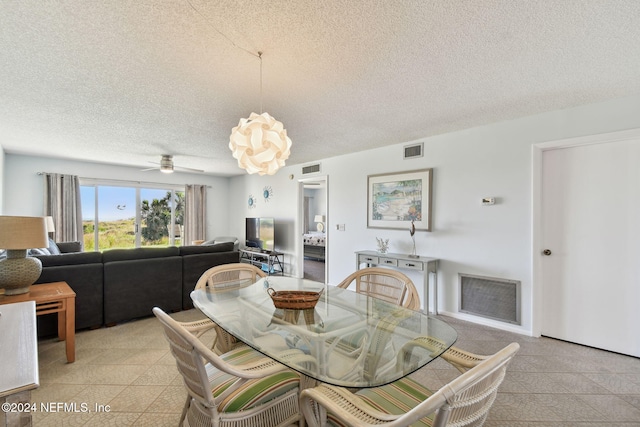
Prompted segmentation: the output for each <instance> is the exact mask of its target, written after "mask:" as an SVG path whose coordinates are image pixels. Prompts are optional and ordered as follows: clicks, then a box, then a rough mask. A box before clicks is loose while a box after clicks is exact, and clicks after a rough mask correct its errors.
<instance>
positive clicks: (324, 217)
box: [299, 176, 329, 283]
mask: <svg viewBox="0 0 640 427" xmlns="http://www.w3.org/2000/svg"><path fill="white" fill-rule="evenodd" d="M299 182H300V194H301V197H300V202H301V206H300V209H299V212H301V217H300V221H299V224H300V228H301V230H300V235H301V236H302V257H301V259H300V262H299V265H300V266H301V268H302V272H301V276H302V277H304V278H305V279H309V280H314V281H317V282H321V283H326V280H327V271H328V265H327V260H328V249H329V245H328V230H327V222H328V219H329V216H328V213H329V209H328V200H329V196H328V185H327V177H326V176H324V177H316V178H308V179H303V180H300V181H299Z"/></svg>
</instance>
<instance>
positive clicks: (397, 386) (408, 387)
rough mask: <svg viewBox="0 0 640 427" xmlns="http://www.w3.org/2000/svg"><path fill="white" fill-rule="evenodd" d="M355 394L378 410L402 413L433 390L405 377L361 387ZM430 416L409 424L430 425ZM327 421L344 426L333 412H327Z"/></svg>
mask: <svg viewBox="0 0 640 427" xmlns="http://www.w3.org/2000/svg"><path fill="white" fill-rule="evenodd" d="M356 394H357V395H358V396H360V397H361V398H362V400H363V401H364V402H365V403H366V404H368V405H369V406H371V407H372V408H374V409H376V410H378V411H380V412H385V413H387V414H394V415H402V414H405V413H407V412H408V411H409V410H411V409H412V408H414V407H416V406H417V405H418V404H419V403H421V402H423V401H424V400H426V399H427V398H429V396H431V395H432V394H433V392H432V391H431V390H429V389H427V388H425V387H424V386H422V385H421V384H419V383H417V382H415V381H414V380H412V379H411V378H406V377H405V378H403V379H401V380H398V381H396V382H394V383H391V384H387V385H385V386H382V387H376V388H366V389H362V390H360V391H359V392H357V393H356ZM432 417H433V416H430V417H429V418H422V419H421V420H419V421H418V422H416V423H413V424H411V426H412V427H413V426H415V427H425V426H429V427H430V426H431V425H432V423H433V419H432ZM327 421H328V423H329V424H330V425H334V426H344V424H342V423H341V422H340V421H338V420H336V419H335V417H334V416H333V414H327Z"/></svg>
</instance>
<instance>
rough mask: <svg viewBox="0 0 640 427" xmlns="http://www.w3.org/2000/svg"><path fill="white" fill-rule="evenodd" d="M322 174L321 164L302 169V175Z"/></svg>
mask: <svg viewBox="0 0 640 427" xmlns="http://www.w3.org/2000/svg"><path fill="white" fill-rule="evenodd" d="M316 172H320V163H316V164H315V165H307V166H303V167H302V175H307V174H310V173H316Z"/></svg>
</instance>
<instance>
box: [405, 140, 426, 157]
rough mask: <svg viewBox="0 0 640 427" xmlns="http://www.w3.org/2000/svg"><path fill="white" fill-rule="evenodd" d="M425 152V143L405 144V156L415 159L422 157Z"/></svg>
mask: <svg viewBox="0 0 640 427" xmlns="http://www.w3.org/2000/svg"><path fill="white" fill-rule="evenodd" d="M423 152H424V143H423V142H421V143H419V144H413V145H405V146H404V158H405V159H413V158H415V157H422V156H423Z"/></svg>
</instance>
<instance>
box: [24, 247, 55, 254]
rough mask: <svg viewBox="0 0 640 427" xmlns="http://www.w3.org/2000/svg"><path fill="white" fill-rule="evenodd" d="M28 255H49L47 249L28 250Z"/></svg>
mask: <svg viewBox="0 0 640 427" xmlns="http://www.w3.org/2000/svg"><path fill="white" fill-rule="evenodd" d="M28 255H51V252H49V249H47V248H32V249H29V251H28Z"/></svg>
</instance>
